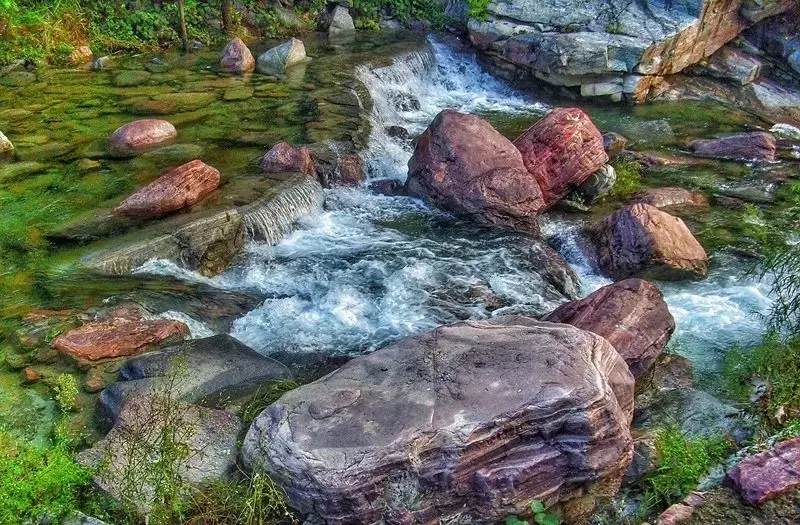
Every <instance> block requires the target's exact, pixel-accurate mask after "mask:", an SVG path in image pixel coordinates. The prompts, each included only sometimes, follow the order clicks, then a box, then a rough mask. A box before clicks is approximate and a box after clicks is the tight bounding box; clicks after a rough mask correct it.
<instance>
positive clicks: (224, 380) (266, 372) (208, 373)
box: [100, 334, 292, 421]
mask: <svg viewBox="0 0 800 525" xmlns="http://www.w3.org/2000/svg"><path fill="white" fill-rule="evenodd" d="M291 378H292V374H291V373H290V372H289V369H288V368H286V367H285V366H284V365H282V364H281V363H279V362H278V361H275V360H274V359H270V358H268V357H264V356H263V355H261V354H259V353H257V352H256V351H255V350H253V349H252V348H250V347H248V346H245V345H244V344H242V343H240V342H239V341H237V340H236V339H234V338H233V337H231V336H229V335H227V334H223V335H215V336H212V337H207V338H204V339H194V340H191V341H186V342H184V343H181V344H180V345H179V346H173V347H169V348H163V349H161V350H155V351H152V352H147V353H144V354H140V355H138V356H136V357H132V358H131V359H128V360H127V361H126V362H125V364H124V365H123V366H122V368H120V370H119V382H117V383H114V384H113V385H111V386H109V387H108V388H106V389H105V390H104V391H103V393H102V394H101V396H100V404H101V406H102V407H103V408H104V409H105V412H106V415H107V416H108V418H109V419H110V420H111V421H115V420H116V419H117V417H118V416H119V413H120V409H121V408H122V407H123V406H124V405H125V403H126V402H127V401H128V400H130V399H134V398H136V397H138V396H141V395H144V394H148V393H150V392H151V391H152V389H153V388H154V385H157V384H158V381H171V382H172V386H171V388H172V389H173V392H172V394H173V396H174V398H175V399H176V400H180V401H185V402H188V403H200V402H203V404H205V405H206V406H208V405H209V404H210V405H212V406H220V405H224V404H226V401H227V400H230V399H232V398H235V397H238V396H242V395H244V394H248V393H252V392H255V391H256V390H257V389H258V388H259V387H262V386H267V385H269V384H271V383H274V382H276V381H281V380H288V379H291Z"/></svg>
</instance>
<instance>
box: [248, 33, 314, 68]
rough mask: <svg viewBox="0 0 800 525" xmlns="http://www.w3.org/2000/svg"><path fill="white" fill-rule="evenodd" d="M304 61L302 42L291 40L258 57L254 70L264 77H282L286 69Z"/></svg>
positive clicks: (304, 50) (304, 51)
mask: <svg viewBox="0 0 800 525" xmlns="http://www.w3.org/2000/svg"><path fill="white" fill-rule="evenodd" d="M306 59H307V57H306V48H305V46H304V45H303V42H302V41H300V40H298V39H296V38H291V39H290V40H289V41H288V42H284V43H283V44H281V45H279V46H276V47H273V48H272V49H270V50H268V51H266V52H265V53H263V54H262V55H260V56H259V57H258V60H257V61H256V69H257V70H258V72H259V73H263V74H265V75H284V74H286V71H287V69H289V68H291V67H292V66H295V65H297V64H300V63H301V62H304V61H305V60H306Z"/></svg>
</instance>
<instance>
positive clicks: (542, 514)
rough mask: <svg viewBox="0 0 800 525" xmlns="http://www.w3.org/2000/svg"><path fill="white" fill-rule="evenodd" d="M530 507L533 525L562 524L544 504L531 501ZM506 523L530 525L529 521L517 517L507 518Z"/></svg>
mask: <svg viewBox="0 0 800 525" xmlns="http://www.w3.org/2000/svg"><path fill="white" fill-rule="evenodd" d="M529 506H530V509H531V515H532V516H533V523H535V524H536V525H558V524H559V523H561V520H559V519H558V518H557V517H556V516H554V515H553V514H550V513H548V512H547V509H546V508H545V506H544V503H543V502H541V501H539V500H538V499H534V500H531V502H530V505H529ZM505 523H506V525H530V524H529V522H528V521H527V520H522V519H519V517H517V516H509V517H507V518H506V522H505Z"/></svg>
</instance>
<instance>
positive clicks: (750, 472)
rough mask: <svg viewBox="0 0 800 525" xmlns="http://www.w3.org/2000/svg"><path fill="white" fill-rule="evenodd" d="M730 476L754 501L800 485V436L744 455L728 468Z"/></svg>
mask: <svg viewBox="0 0 800 525" xmlns="http://www.w3.org/2000/svg"><path fill="white" fill-rule="evenodd" d="M728 480H729V481H730V483H731V484H732V485H733V487H734V488H735V489H736V490H737V491H738V492H739V494H740V495H741V496H742V498H744V499H745V501H747V502H748V503H749V504H751V505H759V504H761V503H764V502H765V501H767V500H768V499H771V498H774V497H777V496H780V495H781V494H784V493H786V492H788V491H790V490H794V489H796V488H798V487H800V438H794V439H789V440H787V441H784V442H782V443H779V444H777V445H775V446H773V447H772V448H770V449H768V450H766V451H764V452H761V453H760V454H755V455H753V456H750V457H747V458H745V459H743V460H742V461H740V462H739V463H737V464H736V466H735V467H733V468H732V469H731V471H730V472H728Z"/></svg>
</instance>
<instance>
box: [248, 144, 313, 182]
mask: <svg viewBox="0 0 800 525" xmlns="http://www.w3.org/2000/svg"><path fill="white" fill-rule="evenodd" d="M259 166H260V167H261V171H263V172H266V173H282V172H290V171H291V172H299V173H305V174H306V175H311V176H314V175H315V174H316V170H315V167H314V159H313V157H312V155H311V150H310V149H308V148H307V147H305V146H301V147H299V148H295V147H294V146H292V145H291V144H289V143H288V142H279V143H277V144H275V145H274V146H273V147H272V149H271V150H269V151H268V152H266V153H265V154H264V156H263V157H261V162H260V163H259Z"/></svg>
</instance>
